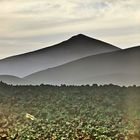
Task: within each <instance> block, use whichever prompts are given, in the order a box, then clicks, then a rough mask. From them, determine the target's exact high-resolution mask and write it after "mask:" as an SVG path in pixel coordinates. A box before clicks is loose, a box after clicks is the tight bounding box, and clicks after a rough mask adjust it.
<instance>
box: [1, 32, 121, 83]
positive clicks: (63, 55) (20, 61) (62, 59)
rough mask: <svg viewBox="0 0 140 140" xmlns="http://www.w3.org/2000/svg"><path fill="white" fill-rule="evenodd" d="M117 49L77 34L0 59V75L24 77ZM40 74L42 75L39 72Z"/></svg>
mask: <svg viewBox="0 0 140 140" xmlns="http://www.w3.org/2000/svg"><path fill="white" fill-rule="evenodd" d="M117 50H120V49H119V48H117V47H115V46H113V45H110V44H108V43H105V42H102V41H99V40H96V39H93V38H90V37H87V36H85V35H82V34H79V35H76V36H73V37H71V38H70V39H68V40H66V41H64V42H62V43H59V44H57V45H54V46H51V47H46V48H44V49H40V50H37V51H34V52H29V53H26V54H21V55H17V56H13V57H9V58H6V59H2V60H0V75H13V76H18V77H24V76H27V75H30V74H32V73H35V72H38V71H42V70H45V69H48V68H52V67H57V66H60V65H63V64H66V63H69V62H72V61H75V60H77V59H80V58H83V57H87V56H91V55H97V54H101V53H107V52H112V51H117ZM60 68H61V67H60ZM70 69H71V68H70ZM72 69H73V68H72ZM49 71H50V70H49ZM64 71H65V70H64ZM56 72H57V71H56ZM47 73H48V72H47ZM66 73H67V72H66ZM66 73H64V75H65V74H66ZM47 75H48V74H47ZM47 75H45V77H46V76H47ZM55 75H57V73H55ZM41 76H43V75H42V74H41ZM43 77H44V76H43ZM50 77H52V78H50ZM53 77H54V76H49V80H50V81H52V80H53ZM58 77H59V76H58ZM56 78H57V77H56ZM33 79H34V78H33ZM62 79H63V78H62Z"/></svg>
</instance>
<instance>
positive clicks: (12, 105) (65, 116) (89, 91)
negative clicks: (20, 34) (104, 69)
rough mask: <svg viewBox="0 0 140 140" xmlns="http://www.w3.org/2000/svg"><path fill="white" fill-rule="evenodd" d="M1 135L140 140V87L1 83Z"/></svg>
mask: <svg viewBox="0 0 140 140" xmlns="http://www.w3.org/2000/svg"><path fill="white" fill-rule="evenodd" d="M0 140H140V87H136V86H132V87H120V86H115V85H104V86H98V85H96V84H95V85H92V86H89V85H85V86H66V85H62V86H60V87H59V86H50V85H40V86H12V85H7V84H4V83H2V82H1V83H0Z"/></svg>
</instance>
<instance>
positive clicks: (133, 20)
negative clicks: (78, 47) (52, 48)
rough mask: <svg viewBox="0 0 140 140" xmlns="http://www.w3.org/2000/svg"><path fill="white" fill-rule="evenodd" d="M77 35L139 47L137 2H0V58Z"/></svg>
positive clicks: (24, 0) (61, 0)
mask: <svg viewBox="0 0 140 140" xmlns="http://www.w3.org/2000/svg"><path fill="white" fill-rule="evenodd" d="M79 33H83V34H86V35H89V36H91V37H93V38H97V39H100V40H103V41H106V42H108V43H111V44H113V45H117V46H118V47H121V48H128V47H132V46H137V45H140V0H0V58H4V57H7V56H11V55H15V54H20V53H24V52H28V51H32V50H36V49H39V48H42V47H46V46H49V45H53V44H55V43H59V42H61V41H63V40H65V39H68V38H69V37H71V36H73V35H75V34H79Z"/></svg>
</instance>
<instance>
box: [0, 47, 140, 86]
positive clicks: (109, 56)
mask: <svg viewBox="0 0 140 140" xmlns="http://www.w3.org/2000/svg"><path fill="white" fill-rule="evenodd" d="M139 60H140V46H137V47H133V48H129V49H125V50H118V51H115V52H109V53H103V54H97V55H92V56H88V57H84V58H81V59H78V60H75V61H72V62H69V63H67V64H63V65H61V66H57V67H54V68H50V69H46V70H43V71H40V72H37V73H33V74H31V75H28V76H26V77H24V78H23V79H19V82H18V83H17V84H33V85H40V84H52V85H61V84H67V85H83V84H117V85H124V86H129V85H139V86H140V62H139ZM0 79H1V78H0ZM11 83H12V81H11Z"/></svg>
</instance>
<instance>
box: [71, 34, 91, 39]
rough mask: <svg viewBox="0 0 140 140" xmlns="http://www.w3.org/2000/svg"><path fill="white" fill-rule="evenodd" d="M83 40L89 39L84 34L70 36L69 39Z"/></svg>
mask: <svg viewBox="0 0 140 140" xmlns="http://www.w3.org/2000/svg"><path fill="white" fill-rule="evenodd" d="M84 38H90V37H88V36H86V35H84V34H77V35H74V36H72V37H71V38H70V39H84Z"/></svg>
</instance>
